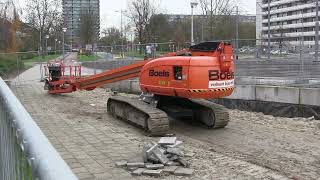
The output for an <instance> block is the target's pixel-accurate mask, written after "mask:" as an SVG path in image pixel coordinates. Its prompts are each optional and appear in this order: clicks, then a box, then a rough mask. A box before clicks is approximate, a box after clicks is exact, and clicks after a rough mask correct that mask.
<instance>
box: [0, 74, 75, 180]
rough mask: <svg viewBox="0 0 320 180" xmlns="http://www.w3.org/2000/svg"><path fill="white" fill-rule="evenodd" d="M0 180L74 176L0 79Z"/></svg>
mask: <svg viewBox="0 0 320 180" xmlns="http://www.w3.org/2000/svg"><path fill="white" fill-rule="evenodd" d="M0 179H1V180H16V179H26V180H29V179H41V180H76V179H77V177H76V176H75V175H74V174H73V172H72V171H71V169H70V167H69V166H68V165H67V164H66V163H65V162H64V160H63V159H62V158H61V156H60V155H59V154H58V152H57V151H56V150H55V149H54V148H53V146H52V145H51V144H50V142H49V140H48V139H47V138H46V136H45V135H44V134H43V133H42V131H41V130H40V128H39V127H38V126H37V124H36V123H35V122H34V121H33V119H32V118H31V116H30V115H29V113H28V112H27V111H26V110H25V108H24V107H23V106H22V104H21V103H20V102H19V100H18V99H17V98H16V97H15V95H14V94H13V93H12V91H11V90H10V88H9V87H8V86H7V85H6V83H5V82H4V81H3V80H2V79H1V78H0Z"/></svg>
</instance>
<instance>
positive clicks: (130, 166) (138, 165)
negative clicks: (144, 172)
mask: <svg viewBox="0 0 320 180" xmlns="http://www.w3.org/2000/svg"><path fill="white" fill-rule="evenodd" d="M127 167H128V168H135V167H136V168H143V167H144V163H141V162H137V163H127Z"/></svg>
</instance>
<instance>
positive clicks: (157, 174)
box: [142, 169, 163, 177]
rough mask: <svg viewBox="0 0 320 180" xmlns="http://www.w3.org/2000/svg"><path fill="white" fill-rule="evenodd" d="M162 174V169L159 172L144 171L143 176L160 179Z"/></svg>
mask: <svg viewBox="0 0 320 180" xmlns="http://www.w3.org/2000/svg"><path fill="white" fill-rule="evenodd" d="M162 172H163V170H162V169H158V170H145V171H143V173H142V174H144V175H149V176H156V177H159V176H161V174H162Z"/></svg>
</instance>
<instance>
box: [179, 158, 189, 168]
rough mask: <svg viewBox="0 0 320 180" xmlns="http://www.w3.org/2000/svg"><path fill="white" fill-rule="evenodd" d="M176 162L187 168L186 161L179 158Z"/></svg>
mask: <svg viewBox="0 0 320 180" xmlns="http://www.w3.org/2000/svg"><path fill="white" fill-rule="evenodd" d="M178 162H179V163H180V164H181V165H182V166H184V167H189V163H188V162H187V161H186V160H183V159H181V158H180V159H178Z"/></svg>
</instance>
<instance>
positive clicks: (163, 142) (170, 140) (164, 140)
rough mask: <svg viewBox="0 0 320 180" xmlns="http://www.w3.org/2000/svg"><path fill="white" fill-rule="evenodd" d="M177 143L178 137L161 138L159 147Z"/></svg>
mask: <svg viewBox="0 0 320 180" xmlns="http://www.w3.org/2000/svg"><path fill="white" fill-rule="evenodd" d="M176 141H177V137H162V138H160V140H159V142H158V144H159V145H173V144H175V143H176Z"/></svg>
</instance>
